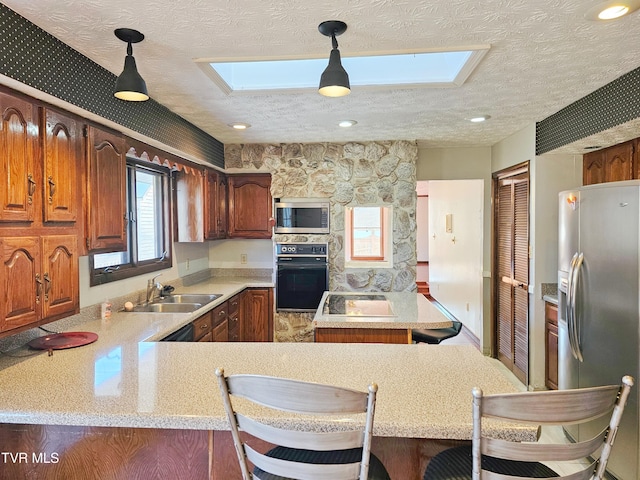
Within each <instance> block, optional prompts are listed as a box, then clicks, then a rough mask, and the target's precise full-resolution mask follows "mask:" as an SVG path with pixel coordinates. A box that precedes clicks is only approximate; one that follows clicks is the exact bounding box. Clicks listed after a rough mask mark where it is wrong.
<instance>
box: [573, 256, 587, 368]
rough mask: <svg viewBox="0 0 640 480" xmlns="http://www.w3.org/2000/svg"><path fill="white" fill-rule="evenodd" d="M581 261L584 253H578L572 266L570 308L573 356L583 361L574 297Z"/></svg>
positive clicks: (576, 290)
mask: <svg viewBox="0 0 640 480" xmlns="http://www.w3.org/2000/svg"><path fill="white" fill-rule="evenodd" d="M582 262H584V253H580V255H578V260H577V261H576V266H575V268H574V270H575V271H574V275H573V285H572V287H573V292H572V293H571V310H572V312H573V314H572V317H573V336H574V338H573V343H574V345H575V350H576V351H575V357H576V358H577V359H578V361H580V362H583V361H584V358H583V357H582V349H581V348H580V318H579V316H578V314H577V311H576V297H577V294H578V293H577V292H578V281H579V279H580V270H581V268H582Z"/></svg>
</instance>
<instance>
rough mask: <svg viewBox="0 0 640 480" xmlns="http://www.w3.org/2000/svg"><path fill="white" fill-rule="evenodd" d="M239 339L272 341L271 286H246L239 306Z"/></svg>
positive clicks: (245, 340)
mask: <svg viewBox="0 0 640 480" xmlns="http://www.w3.org/2000/svg"><path fill="white" fill-rule="evenodd" d="M240 339H241V341H243V342H272V341H273V288H247V289H246V290H245V291H244V292H242V301H241V306H240Z"/></svg>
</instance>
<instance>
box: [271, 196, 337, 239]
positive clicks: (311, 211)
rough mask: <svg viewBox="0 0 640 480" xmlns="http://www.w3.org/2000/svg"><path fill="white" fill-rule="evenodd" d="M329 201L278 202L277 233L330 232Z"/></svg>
mask: <svg viewBox="0 0 640 480" xmlns="http://www.w3.org/2000/svg"><path fill="white" fill-rule="evenodd" d="M329 216H330V204H329V202H276V203H275V219H276V225H275V233H329Z"/></svg>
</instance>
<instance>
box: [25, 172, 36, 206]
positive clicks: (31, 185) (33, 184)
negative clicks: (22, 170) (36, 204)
mask: <svg viewBox="0 0 640 480" xmlns="http://www.w3.org/2000/svg"><path fill="white" fill-rule="evenodd" d="M27 182H29V187H28V189H29V190H28V195H29V198H28V203H29V205H31V204H32V203H33V194H34V193H36V181H35V180H34V179H33V175H31V174H28V175H27Z"/></svg>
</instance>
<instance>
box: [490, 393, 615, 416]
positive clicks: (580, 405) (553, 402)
mask: <svg viewBox="0 0 640 480" xmlns="http://www.w3.org/2000/svg"><path fill="white" fill-rule="evenodd" d="M583 390H584V389H583ZM619 390H620V387H619V386H617V385H611V386H606V387H594V388H593V389H591V388H590V389H589V391H584V392H583V391H580V389H577V390H554V391H544V392H524V393H512V394H505V395H489V396H486V397H484V398H483V400H482V415H483V416H485V417H487V416H492V417H500V418H505V419H510V420H518V421H523V422H532V423H536V424H543V425H544V424H559V423H563V424H570V423H576V422H585V421H588V420H592V419H594V418H598V417H601V416H602V415H605V414H608V413H610V412H611V409H612V408H613V407H614V405H615V404H616V399H617V396H618V391H619Z"/></svg>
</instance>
